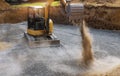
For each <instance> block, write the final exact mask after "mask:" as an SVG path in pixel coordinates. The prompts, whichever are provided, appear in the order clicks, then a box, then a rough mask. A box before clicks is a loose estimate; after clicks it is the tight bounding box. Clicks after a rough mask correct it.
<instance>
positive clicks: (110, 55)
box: [0, 22, 120, 76]
mask: <svg viewBox="0 0 120 76" xmlns="http://www.w3.org/2000/svg"><path fill="white" fill-rule="evenodd" d="M26 25H27V24H26V22H23V23H18V24H0V35H1V36H0V41H1V42H2V43H1V44H0V45H2V48H4V47H5V48H7V49H0V76H119V75H120V73H119V68H118V69H117V70H116V68H117V67H119V65H120V46H119V45H120V31H109V30H97V29H93V28H90V33H91V35H92V37H93V50H94V56H95V60H94V62H93V65H91V66H89V67H87V66H84V65H83V64H82V63H81V51H82V50H81V34H80V33H79V27H77V26H69V25H66V26H64V25H57V24H55V29H54V30H55V31H54V33H55V35H56V36H57V37H58V38H59V39H60V40H61V46H60V47H47V48H29V46H28V45H27V42H26V40H25V39H24V31H25V30H26ZM3 43H4V44H3ZM7 43H8V44H7ZM9 44H10V47H6V46H8V45H9ZM78 64H79V65H78ZM112 72H117V73H114V74H113V73H112ZM117 74H118V75H117Z"/></svg>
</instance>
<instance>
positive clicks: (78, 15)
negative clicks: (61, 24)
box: [61, 0, 84, 24]
mask: <svg viewBox="0 0 120 76" xmlns="http://www.w3.org/2000/svg"><path fill="white" fill-rule="evenodd" d="M61 4H62V6H63V8H64V9H65V13H66V14H67V16H68V18H69V21H70V22H72V23H73V24H74V23H80V22H81V21H82V20H83V17H84V4H83V3H71V0H61Z"/></svg>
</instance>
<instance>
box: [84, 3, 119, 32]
mask: <svg viewBox="0 0 120 76" xmlns="http://www.w3.org/2000/svg"><path fill="white" fill-rule="evenodd" d="M85 18H86V20H87V23H88V25H89V26H92V27H95V28H101V29H111V30H112V29H113V30H114V29H115V30H120V7H110V6H104V5H102V6H97V7H96V6H86V8H85Z"/></svg>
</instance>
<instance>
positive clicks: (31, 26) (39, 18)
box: [27, 7, 46, 36]
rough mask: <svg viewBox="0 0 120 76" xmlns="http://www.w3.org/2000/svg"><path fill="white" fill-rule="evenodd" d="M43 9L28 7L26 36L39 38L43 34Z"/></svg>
mask: <svg viewBox="0 0 120 76" xmlns="http://www.w3.org/2000/svg"><path fill="white" fill-rule="evenodd" d="M44 10H45V9H44V7H28V18H27V19H28V20H27V21H28V30H27V32H28V34H29V35H32V36H40V35H44V34H45V29H46V27H45V18H44V15H45V13H44Z"/></svg>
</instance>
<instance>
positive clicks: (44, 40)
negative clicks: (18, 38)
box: [24, 33, 60, 48]
mask: <svg viewBox="0 0 120 76" xmlns="http://www.w3.org/2000/svg"><path fill="white" fill-rule="evenodd" d="M24 35H25V38H26V39H27V41H28V45H29V47H30V48H36V47H53V46H55V47H59V46H60V40H58V39H57V38H56V36H55V35H51V36H39V37H33V36H31V35H29V34H27V33H25V34H24Z"/></svg>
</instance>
